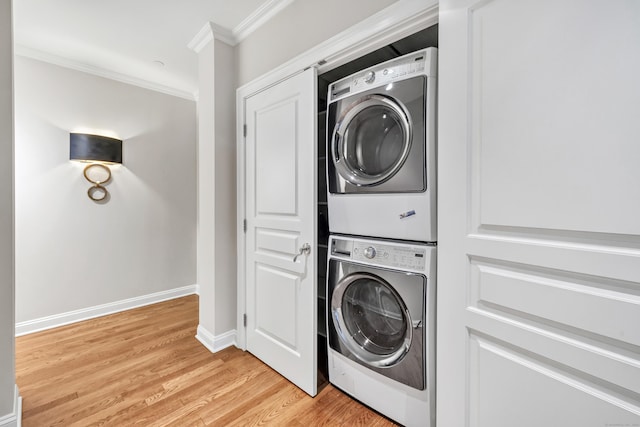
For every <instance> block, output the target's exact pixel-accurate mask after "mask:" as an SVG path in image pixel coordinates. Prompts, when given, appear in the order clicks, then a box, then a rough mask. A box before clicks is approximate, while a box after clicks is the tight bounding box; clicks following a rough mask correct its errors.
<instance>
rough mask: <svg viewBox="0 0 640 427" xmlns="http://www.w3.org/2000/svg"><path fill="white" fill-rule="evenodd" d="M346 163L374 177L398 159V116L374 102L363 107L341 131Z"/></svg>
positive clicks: (400, 140) (401, 140) (401, 144)
mask: <svg viewBox="0 0 640 427" xmlns="http://www.w3.org/2000/svg"><path fill="white" fill-rule="evenodd" d="M344 139H345V148H346V149H345V151H346V155H347V156H346V159H345V160H346V162H347V163H348V164H349V166H350V167H351V169H352V170H353V171H357V172H358V173H361V174H363V175H368V176H370V177H377V176H381V175H384V174H385V173H387V172H388V171H389V170H391V169H392V168H393V167H394V166H395V165H396V163H398V162H399V161H400V160H401V159H402V155H403V152H404V145H405V143H404V139H405V138H404V131H403V130H402V125H401V124H400V119H399V117H398V115H397V114H396V113H395V112H394V111H391V110H389V109H388V108H387V107H384V106H381V105H378V106H374V107H369V108H367V109H365V110H363V111H362V112H361V113H360V114H358V116H356V117H355V118H354V119H353V120H351V122H350V123H349V124H348V125H347V127H346V129H345V133H344Z"/></svg>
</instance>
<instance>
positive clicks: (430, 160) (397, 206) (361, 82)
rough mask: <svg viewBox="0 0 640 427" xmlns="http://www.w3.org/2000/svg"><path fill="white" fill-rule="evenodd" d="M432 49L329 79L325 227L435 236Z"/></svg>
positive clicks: (406, 236)
mask: <svg viewBox="0 0 640 427" xmlns="http://www.w3.org/2000/svg"><path fill="white" fill-rule="evenodd" d="M436 56H437V49H436V48H428V49H424V50H420V51H417V52H414V53H411V54H409V55H405V56H402V57H399V58H395V59H393V60H391V61H387V62H385V63H382V64H379V65H377V66H374V67H371V68H368V69H366V70H363V71H360V72H358V73H356V74H353V75H351V76H349V77H346V78H344V79H341V80H339V81H337V82H334V83H332V84H331V85H330V86H329V92H328V98H327V100H328V101H327V103H328V104H327V183H328V186H327V190H328V194H327V203H328V211H329V230H330V231H331V232H332V233H344V234H354V235H362V236H375V237H385V238H391V239H402V240H414V241H424V242H431V241H436V240H437V236H436V131H435V125H436V112H435V110H436V70H437V61H436Z"/></svg>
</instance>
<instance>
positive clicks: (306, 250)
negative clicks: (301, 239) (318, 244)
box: [293, 243, 311, 262]
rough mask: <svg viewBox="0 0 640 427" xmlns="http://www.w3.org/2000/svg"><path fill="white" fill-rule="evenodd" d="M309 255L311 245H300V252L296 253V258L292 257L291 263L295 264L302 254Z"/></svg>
mask: <svg viewBox="0 0 640 427" xmlns="http://www.w3.org/2000/svg"><path fill="white" fill-rule="evenodd" d="M310 253H311V245H310V244H308V243H305V244H304V245H302V247H301V248H300V252H298V254H297V255H296V256H294V257H293V262H296V261H297V260H298V257H299V256H300V255H302V254H305V255H309V254H310Z"/></svg>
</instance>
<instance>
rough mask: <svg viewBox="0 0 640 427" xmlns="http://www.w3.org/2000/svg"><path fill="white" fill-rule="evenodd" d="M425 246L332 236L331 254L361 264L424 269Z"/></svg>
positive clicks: (425, 258) (426, 248)
mask: <svg viewBox="0 0 640 427" xmlns="http://www.w3.org/2000/svg"><path fill="white" fill-rule="evenodd" d="M429 249H432V248H430V247H427V246H418V245H415V244H410V243H391V244H387V243H385V242H378V241H373V240H371V241H362V240H356V239H353V240H351V239H342V238H339V237H334V238H333V239H332V245H331V256H334V257H339V258H345V259H351V260H352V261H356V262H361V263H363V264H368V265H375V266H379V267H389V268H394V269H402V270H416V271H424V270H425V268H426V265H427V262H428V260H427V256H428V255H427V250H429Z"/></svg>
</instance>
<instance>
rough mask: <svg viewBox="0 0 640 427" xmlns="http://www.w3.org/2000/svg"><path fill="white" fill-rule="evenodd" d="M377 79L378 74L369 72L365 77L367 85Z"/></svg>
mask: <svg viewBox="0 0 640 427" xmlns="http://www.w3.org/2000/svg"><path fill="white" fill-rule="evenodd" d="M375 79H376V73H375V72H373V71H369V72H368V73H367V74H365V76H364V81H365V82H366V83H373V81H374V80H375Z"/></svg>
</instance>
